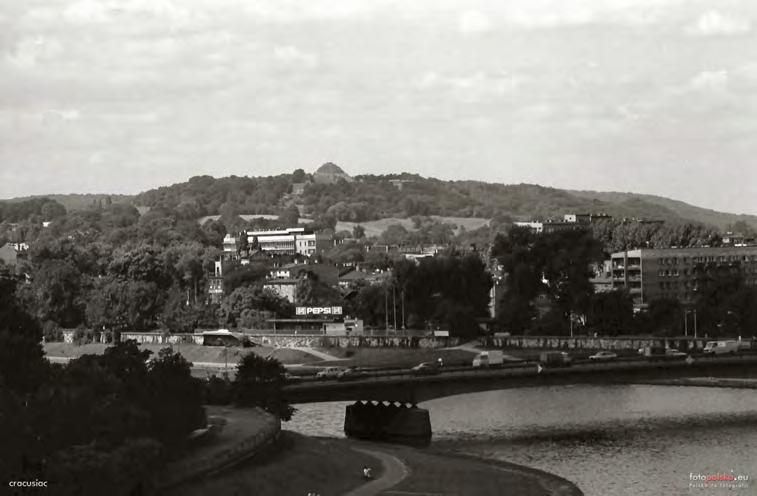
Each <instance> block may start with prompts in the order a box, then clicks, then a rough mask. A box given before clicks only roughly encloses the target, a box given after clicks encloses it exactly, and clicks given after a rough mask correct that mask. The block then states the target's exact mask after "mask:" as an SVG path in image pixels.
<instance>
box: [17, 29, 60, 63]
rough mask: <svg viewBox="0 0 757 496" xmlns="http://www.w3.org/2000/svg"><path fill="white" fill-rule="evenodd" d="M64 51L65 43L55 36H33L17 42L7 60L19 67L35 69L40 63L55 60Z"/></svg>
mask: <svg viewBox="0 0 757 496" xmlns="http://www.w3.org/2000/svg"><path fill="white" fill-rule="evenodd" d="M62 52H63V45H62V44H61V43H60V42H59V41H58V40H57V39H54V38H48V37H44V36H33V37H29V38H23V39H21V40H20V41H19V42H18V43H16V45H15V47H14V49H13V50H12V52H11V53H9V54H7V55H6V60H7V61H8V62H9V63H10V64H11V65H12V66H14V67H17V68H19V69H33V68H35V67H36V66H37V65H39V64H40V63H46V62H49V61H51V60H55V59H56V57H57V56H58V55H59V54H60V53H62Z"/></svg>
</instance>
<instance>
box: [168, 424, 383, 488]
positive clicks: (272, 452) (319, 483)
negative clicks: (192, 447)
mask: <svg viewBox="0 0 757 496" xmlns="http://www.w3.org/2000/svg"><path fill="white" fill-rule="evenodd" d="M366 465H368V466H371V467H373V473H374V475H375V476H379V475H380V474H381V468H380V466H379V465H378V464H377V463H376V460H375V459H374V458H372V457H370V456H368V455H365V454H363V453H359V452H356V451H353V450H351V449H350V448H349V446H348V445H347V444H346V443H339V442H334V441H321V440H318V439H312V438H308V437H305V436H302V435H299V434H295V433H292V432H284V433H283V434H282V436H281V439H280V441H279V442H278V443H277V444H276V446H274V447H273V448H271V449H269V450H268V451H267V452H265V453H261V454H260V455H259V456H256V457H254V458H253V459H252V460H249V461H246V462H243V463H241V464H240V465H238V466H236V467H234V468H232V469H230V470H227V471H224V472H222V473H221V474H219V475H217V476H214V477H211V478H208V479H204V480H198V481H196V482H193V483H190V484H186V485H184V486H181V487H178V488H176V489H175V490H173V491H171V492H169V493H168V495H169V496H178V495H181V496H200V495H206V494H214V495H219V496H220V495H232V494H234V495H236V494H239V495H242V494H244V495H255V496H284V495H292V496H305V495H306V494H308V493H309V492H313V491H314V492H316V493H318V494H321V495H322V496H326V495H332V494H344V493H346V492H347V491H349V490H350V489H352V488H355V487H358V486H361V485H363V484H364V483H365V482H364V481H363V479H362V478H361V474H362V467H363V466H366Z"/></svg>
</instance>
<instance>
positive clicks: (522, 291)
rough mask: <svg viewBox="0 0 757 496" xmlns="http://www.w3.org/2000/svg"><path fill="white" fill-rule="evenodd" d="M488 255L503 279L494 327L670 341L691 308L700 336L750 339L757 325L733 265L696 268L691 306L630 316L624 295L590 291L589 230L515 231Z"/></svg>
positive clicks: (752, 295) (592, 248)
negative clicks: (648, 336)
mask: <svg viewBox="0 0 757 496" xmlns="http://www.w3.org/2000/svg"><path fill="white" fill-rule="evenodd" d="M686 232H696V231H692V230H687V229H685V228H684V229H683V230H679V228H677V227H675V226H674V227H673V228H671V229H670V230H669V231H668V230H664V229H662V228H658V230H657V231H656V233H657V235H658V236H659V238H658V239H663V235H662V234H661V233H673V234H674V235H675V234H676V233H678V234H680V233H686ZM667 235H668V234H665V236H667ZM678 239H682V238H678ZM691 240H694V238H691ZM492 256H493V257H495V258H496V259H497V262H498V263H499V264H500V265H501V268H502V271H503V272H504V274H505V276H504V280H503V281H502V283H501V284H502V287H501V291H500V292H499V293H500V296H499V300H498V314H497V323H498V325H499V326H500V327H501V328H502V329H504V330H506V331H508V332H512V333H514V334H522V333H534V334H541V335H543V334H549V335H565V334H567V333H568V332H570V327H571V324H572V326H573V327H574V330H575V332H578V333H587V332H588V333H594V332H597V333H601V334H603V335H619V334H629V335H630V334H654V335H660V336H676V335H682V334H683V333H684V329H685V327H686V323H685V322H686V320H685V319H687V318H688V331H689V333H690V334H693V329H694V321H693V312H694V311H696V314H697V326H698V328H699V330H700V335H704V334H708V335H709V336H736V335H744V336H748V335H751V334H752V333H753V331H752V329H754V326H755V325H757V310H755V309H756V308H757V288H754V287H751V286H747V285H746V284H745V281H744V275H743V272H741V270H740V269H739V268H738V267H733V266H721V265H717V264H714V263H713V264H701V265H700V266H698V267H696V268H695V269H694V270H695V273H696V277H695V282H696V286H697V290H696V296H695V299H694V301H693V302H692V303H691V304H690V305H689V306H687V307H684V305H683V304H682V303H681V302H679V301H678V300H673V299H656V300H652V301H649V302H647V303H648V308H647V309H646V311H643V312H634V307H633V300H632V298H631V296H630V295H629V294H628V293H627V292H626V291H625V290H622V289H621V290H613V291H609V292H602V293H595V292H594V288H593V286H592V284H591V282H590V278H591V276H592V272H591V270H590V266H591V264H592V263H595V262H598V261H600V260H602V259H603V254H602V246H601V244H600V242H599V240H597V239H595V238H594V237H593V235H592V233H591V231H588V230H576V231H561V232H555V233H549V234H540V235H537V234H534V233H532V232H531V231H530V230H529V229H527V228H520V227H513V228H511V229H510V231H509V232H508V233H507V235H500V236H498V237H497V238H496V240H495V243H494V245H493V247H492ZM687 312H688V314H687ZM687 315H688V317H687Z"/></svg>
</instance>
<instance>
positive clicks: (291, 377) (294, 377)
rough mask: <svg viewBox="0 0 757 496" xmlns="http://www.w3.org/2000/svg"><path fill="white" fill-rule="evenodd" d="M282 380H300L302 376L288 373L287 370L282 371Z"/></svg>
mask: <svg viewBox="0 0 757 496" xmlns="http://www.w3.org/2000/svg"><path fill="white" fill-rule="evenodd" d="M284 380H285V381H286V382H300V381H301V380H302V377H301V376H299V375H294V374H290V373H289V372H284Z"/></svg>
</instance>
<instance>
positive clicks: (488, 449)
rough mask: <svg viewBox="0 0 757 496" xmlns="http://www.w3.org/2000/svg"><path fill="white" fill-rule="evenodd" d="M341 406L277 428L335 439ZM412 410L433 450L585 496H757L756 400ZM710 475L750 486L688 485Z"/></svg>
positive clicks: (512, 400)
mask: <svg viewBox="0 0 757 496" xmlns="http://www.w3.org/2000/svg"><path fill="white" fill-rule="evenodd" d="M345 405H346V403H344V402H332V403H315V404H307V405H299V406H298V409H299V411H298V412H297V413H296V414H295V418H294V419H293V420H292V421H291V422H289V423H287V424H285V425H284V426H283V427H284V428H285V429H289V430H294V431H297V432H300V433H303V434H307V435H311V436H326V437H344V434H343V432H342V429H343V422H344V407H345ZM420 406H422V407H423V408H427V409H428V410H429V411H430V414H431V425H432V429H433V431H434V438H433V441H432V445H431V447H432V448H436V449H443V450H447V451H452V452H462V453H468V454H473V455H476V456H480V457H483V458H492V459H498V460H504V461H509V462H513V463H518V464H522V465H527V466H530V467H534V468H539V469H542V470H546V471H548V472H551V473H554V474H557V475H560V476H562V477H564V478H566V479H568V480H570V481H572V482H574V483H575V484H577V485H578V487H579V488H581V490H582V491H583V492H584V494H586V496H626V495H627V496H632V495H633V496H636V495H649V496H662V495H665V496H667V495H674V496H678V495H686V496H689V495H698V496H710V495H720V494H723V495H725V494H729V495H736V496H747V495H748V496H753V495H757V391H756V390H750V389H719V388H699V387H667V386H573V387H565V386H561V387H544V388H529V389H509V390H502V391H489V392H484V393H473V394H466V395H461V396H452V397H447V398H441V399H437V400H433V401H429V402H427V403H424V404H422V405H420ZM715 474H726V475H731V474H732V475H734V476H739V475H741V476H747V477H748V478H749V480H748V481H747V482H730V483H728V482H709V483H705V482H702V481H699V480H697V478H698V477H699V476H708V475H715ZM705 485H706V486H707V487H703V486H705Z"/></svg>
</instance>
